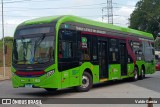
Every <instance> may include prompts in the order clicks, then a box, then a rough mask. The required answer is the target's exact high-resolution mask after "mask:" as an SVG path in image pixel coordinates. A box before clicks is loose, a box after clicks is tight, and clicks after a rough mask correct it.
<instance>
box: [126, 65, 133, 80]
mask: <svg viewBox="0 0 160 107" xmlns="http://www.w3.org/2000/svg"><path fill="white" fill-rule="evenodd" d="M127 69H128V70H127V72H128V73H127V75H128V77H133V76H134V73H133V71H134V63H131V64H127Z"/></svg>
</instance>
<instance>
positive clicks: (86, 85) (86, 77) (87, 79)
mask: <svg viewBox="0 0 160 107" xmlns="http://www.w3.org/2000/svg"><path fill="white" fill-rule="evenodd" d="M92 85H93V83H92V76H91V75H90V74H89V73H88V72H84V73H83V76H82V84H81V86H77V87H76V90H77V91H79V92H87V91H89V90H90V89H91V88H92Z"/></svg>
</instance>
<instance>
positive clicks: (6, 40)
mask: <svg viewBox="0 0 160 107" xmlns="http://www.w3.org/2000/svg"><path fill="white" fill-rule="evenodd" d="M2 40H3V38H2V39H1V41H2ZM4 41H5V43H13V37H10V36H6V37H4Z"/></svg>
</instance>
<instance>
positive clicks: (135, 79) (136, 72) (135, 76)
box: [133, 67, 138, 81]
mask: <svg viewBox="0 0 160 107" xmlns="http://www.w3.org/2000/svg"><path fill="white" fill-rule="evenodd" d="M137 80H138V68H137V67H134V77H133V81H137Z"/></svg>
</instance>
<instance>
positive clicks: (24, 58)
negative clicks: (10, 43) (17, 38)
mask: <svg viewBox="0 0 160 107" xmlns="http://www.w3.org/2000/svg"><path fill="white" fill-rule="evenodd" d="M24 39H25V38H24V37H23V36H22V38H21V42H22V44H23V61H24V62H26V61H27V60H26V57H25V56H26V52H25V50H26V46H25V43H24V42H23V40H24Z"/></svg>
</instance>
